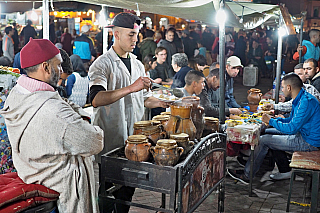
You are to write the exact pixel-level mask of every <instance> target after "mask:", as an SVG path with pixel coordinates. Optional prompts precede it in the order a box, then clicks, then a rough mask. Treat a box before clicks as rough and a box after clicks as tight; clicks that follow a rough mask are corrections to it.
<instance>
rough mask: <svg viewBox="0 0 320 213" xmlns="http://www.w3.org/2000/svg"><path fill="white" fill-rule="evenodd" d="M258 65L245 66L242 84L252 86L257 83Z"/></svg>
mask: <svg viewBox="0 0 320 213" xmlns="http://www.w3.org/2000/svg"><path fill="white" fill-rule="evenodd" d="M258 74H259V70H258V67H245V68H244V69H243V85H244V86H250V87H254V86H256V85H257V84H258V81H259V78H258V76H259V75H258Z"/></svg>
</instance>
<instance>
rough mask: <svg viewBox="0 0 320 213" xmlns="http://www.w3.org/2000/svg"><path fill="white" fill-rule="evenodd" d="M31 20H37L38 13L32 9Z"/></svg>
mask: <svg viewBox="0 0 320 213" xmlns="http://www.w3.org/2000/svg"><path fill="white" fill-rule="evenodd" d="M31 20H32V21H37V20H38V15H37V13H36V12H35V11H34V10H33V11H32V12H31Z"/></svg>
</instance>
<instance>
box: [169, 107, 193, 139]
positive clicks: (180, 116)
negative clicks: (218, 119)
mask: <svg viewBox="0 0 320 213" xmlns="http://www.w3.org/2000/svg"><path fill="white" fill-rule="evenodd" d="M170 109H171V116H170V119H169V121H168V123H167V127H166V131H167V135H168V136H169V137H170V135H171V134H175V133H186V134H188V135H189V137H190V140H194V139H195V137H196V130H197V129H196V127H195V126H194V124H193V122H192V119H191V109H192V105H191V104H187V103H181V102H180V103H174V104H172V105H171V106H170Z"/></svg>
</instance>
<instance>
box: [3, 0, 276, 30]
mask: <svg viewBox="0 0 320 213" xmlns="http://www.w3.org/2000/svg"><path fill="white" fill-rule="evenodd" d="M50 1H51V0H50ZM63 1H67V0H54V1H53V2H63ZM69 1H70V0H69ZM73 1H76V2H83V3H89V4H97V5H105V6H111V7H118V8H124V9H129V10H137V4H138V7H139V10H140V11H141V12H149V13H155V14H160V15H168V16H174V17H179V18H184V19H192V20H197V21H201V22H203V23H205V24H211V25H216V24H217V23H216V22H215V13H216V9H218V8H219V0H73ZM13 2H21V1H19V0H17V1H15V0H11V1H10V0H8V1H1V0H0V4H1V8H3V9H4V8H6V7H9V5H5V4H12V3H13ZM26 2H33V1H32V0H24V3H25V4H26V5H28V3H26ZM36 2H37V4H39V0H38V1H36ZM215 8H216V9H215ZM226 8H227V9H229V10H228V12H227V15H228V19H227V20H228V21H227V23H226V25H227V26H232V27H238V28H245V29H252V28H255V27H257V26H259V25H260V24H262V23H263V22H264V21H266V20H268V19H269V18H270V17H272V16H273V15H274V11H279V10H280V9H279V6H277V5H270V4H253V3H246V2H241V3H238V2H226ZM243 8H244V10H243ZM242 11H243V24H241V23H239V19H240V18H241V17H242ZM1 12H5V11H3V10H2V11H1Z"/></svg>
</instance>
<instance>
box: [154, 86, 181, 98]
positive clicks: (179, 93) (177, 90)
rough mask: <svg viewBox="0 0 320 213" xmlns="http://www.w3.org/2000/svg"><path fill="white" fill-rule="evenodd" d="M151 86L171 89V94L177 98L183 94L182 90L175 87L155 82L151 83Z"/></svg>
mask: <svg viewBox="0 0 320 213" xmlns="http://www.w3.org/2000/svg"><path fill="white" fill-rule="evenodd" d="M152 86H155V87H158V88H160V89H163V90H168V91H172V94H173V95H174V96H176V97H177V98H182V97H183V96H184V94H183V92H182V91H181V90H180V89H176V88H174V89H170V88H167V87H164V86H162V85H160V84H157V83H152Z"/></svg>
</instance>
